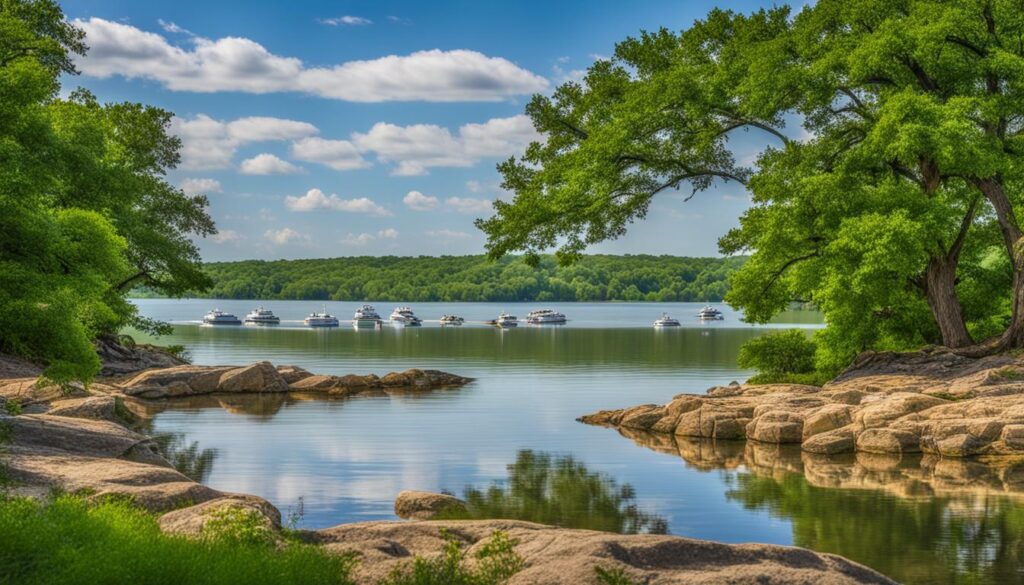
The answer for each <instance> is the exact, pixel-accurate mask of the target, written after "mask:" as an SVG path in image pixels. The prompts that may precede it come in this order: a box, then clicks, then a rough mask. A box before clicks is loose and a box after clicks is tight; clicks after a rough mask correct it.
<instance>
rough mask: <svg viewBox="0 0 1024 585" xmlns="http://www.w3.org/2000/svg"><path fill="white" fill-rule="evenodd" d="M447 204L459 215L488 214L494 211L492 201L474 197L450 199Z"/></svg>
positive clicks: (446, 201)
mask: <svg viewBox="0 0 1024 585" xmlns="http://www.w3.org/2000/svg"><path fill="white" fill-rule="evenodd" d="M445 204H446V205H448V207H451V208H452V209H454V210H455V211H458V212H459V213H488V212H490V211H492V210H493V207H492V203H491V201H490V199H474V198H472V197H449V198H448V199H445Z"/></svg>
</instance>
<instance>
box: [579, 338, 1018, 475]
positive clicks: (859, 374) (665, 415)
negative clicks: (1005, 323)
mask: <svg viewBox="0 0 1024 585" xmlns="http://www.w3.org/2000/svg"><path fill="white" fill-rule="evenodd" d="M580 420H581V421H582V422H585V423H589V424H598V425H606V426H613V427H619V428H623V429H631V430H639V431H651V432H658V433H666V434H671V435H679V436H684V437H693V438H704V439H748V440H752V441H758V442H762V443H771V444H789V443H792V444H800V445H801V446H802V448H803V449H804V450H805V451H808V452H811V453H819V454H825V455H835V454H840V453H851V452H864V453H894V454H904V453H930V454H935V455H941V456H944V457H971V456H977V455H989V456H1001V455H1024V359H1020V358H1013V357H1010V356H992V357H988V358H982V359H969V358H963V357H960V356H956V355H954V354H949V353H931V354H929V353H923V352H919V353H912V354H895V353H871V354H866V355H864V356H861V357H860V358H859V359H858V361H857V362H856V363H855V364H854V365H853V366H852V367H851V368H850V369H848V370H847V371H846V372H844V373H843V374H842V375H840V376H839V377H837V378H836V379H835V380H834V381H832V382H830V383H828V384H826V385H825V386H823V387H820V388H819V387H817V386H804V385H796V384H766V385H760V386H749V385H739V384H734V385H730V386H721V387H716V388H711V389H710V390H708V391H707V393H706V394H704V395H696V394H680V395H678V396H676V397H675V398H673V399H672V401H671V402H669V403H668V404H665V405H657V404H647V405H642V406H635V407H630V408H624V409H620V410H605V411H600V412H596V413H593V414H589V415H586V416H583V417H581V418H580Z"/></svg>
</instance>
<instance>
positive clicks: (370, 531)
mask: <svg viewBox="0 0 1024 585" xmlns="http://www.w3.org/2000/svg"><path fill="white" fill-rule="evenodd" d="M442 529H445V530H447V531H448V533H449V534H451V535H452V536H454V537H455V538H457V539H459V540H461V541H462V542H463V543H464V545H465V547H466V551H467V556H470V557H471V556H473V555H474V553H476V552H477V551H478V550H479V549H480V548H481V547H482V546H483V545H484V543H486V542H487V541H488V540H489V538H490V537H491V535H492V534H494V532H495V531H499V530H500V531H503V532H506V533H507V534H508V535H509V536H510V537H511V538H513V539H515V540H516V541H517V544H516V546H515V551H516V553H517V554H519V555H520V556H521V557H522V558H523V560H524V562H525V567H524V568H523V570H522V571H520V572H519V573H517V574H515V575H514V576H513V577H512V578H511V579H510V580H509V581H508V583H509V585H527V584H529V585H546V584H574V583H594V582H596V578H595V570H594V568H595V567H603V568H608V569H610V568H614V567H618V568H621V569H623V570H624V571H625V573H626V575H627V576H628V577H629V578H630V579H631V581H632V582H634V583H646V584H648V585H670V584H671V585H683V584H686V585H704V584H712V583H713V584H716V585H719V584H722V583H730V584H736V585H746V584H750V585H755V584H756V585H765V584H769V585H770V584H779V585H781V584H786V585H792V584H806V585H812V584H815V585H854V584H868V583H871V584H886V585H888V584H892V583H895V582H894V581H892V580H890V579H888V578H886V577H884V576H883V575H881V574H879V573H877V572H875V571H873V570H871V569H869V568H867V567H864V566H863V565H859V564H857V563H854V562H852V561H848V560H846V559H844V558H842V557H839V556H835V555H830V554H820V553H815V552H812V551H809V550H806V549H800V548H791V547H783V546H774V545H764V544H741V545H728V544H720V543H715V542H709V541H703V540H693V539H689V538H681V537H675V536H660V535H620V534H611V533H605V532H595V531H590V530H574V529H566V528H555V527H552V526H544V525H541V524H533V523H530V522H520V521H514V520H453V521H422V522H365V523H359V524H346V525H342V526H337V527H334V528H328V529H325V530H319V531H317V532H315V533H314V537H315V539H316V540H317V541H319V542H320V543H322V544H323V545H324V546H326V547H327V548H328V550H331V551H335V552H338V553H345V552H350V551H351V552H357V553H359V554H360V555H361V560H360V563H359V564H358V565H357V567H356V575H355V576H356V578H357V580H358V582H360V583H362V582H366V583H375V582H377V581H379V580H380V579H382V578H384V577H386V576H387V575H388V574H389V573H390V572H391V571H392V570H393V569H394V568H395V567H397V566H400V565H403V564H407V563H409V562H410V561H411V559H412V558H413V557H414V556H416V555H420V556H426V557H429V556H434V555H437V554H438V552H439V551H440V550H441V549H442V547H443V546H444V539H443V538H442V536H441V530H442Z"/></svg>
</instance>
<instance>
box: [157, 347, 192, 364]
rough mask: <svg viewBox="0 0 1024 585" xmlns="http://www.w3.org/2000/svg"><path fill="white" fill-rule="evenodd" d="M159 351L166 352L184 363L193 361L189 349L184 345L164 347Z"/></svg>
mask: <svg viewBox="0 0 1024 585" xmlns="http://www.w3.org/2000/svg"><path fill="white" fill-rule="evenodd" d="M157 349H160V350H162V351H165V352H167V353H169V354H171V355H173V356H174V357H176V358H178V359H179V360H181V361H184V362H191V361H192V354H190V353H189V351H188V349H186V348H185V346H184V345H176V344H175V345H167V346H164V347H161V348H157Z"/></svg>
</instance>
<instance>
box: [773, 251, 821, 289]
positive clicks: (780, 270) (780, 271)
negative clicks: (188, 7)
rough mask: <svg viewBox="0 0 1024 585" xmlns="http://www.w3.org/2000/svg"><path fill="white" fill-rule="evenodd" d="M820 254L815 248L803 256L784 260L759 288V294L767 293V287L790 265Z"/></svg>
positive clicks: (780, 276)
mask: <svg viewBox="0 0 1024 585" xmlns="http://www.w3.org/2000/svg"><path fill="white" fill-rule="evenodd" d="M820 255H821V252H820V251H819V250H815V251H813V252H811V253H810V254H805V255H804V256H797V257H796V258H791V259H789V260H787V261H786V262H785V264H783V265H782V266H781V267H779V269H778V270H776V271H775V273H774V274H772V277H771V278H769V279H768V282H767V283H765V285H764V288H762V289H761V294H762V295H764V294H768V289H770V288H771V287H772V286H774V285H775V283H776V282H777V281H778V280H779V279H780V278H782V274H783V273H784V272H786V270H789V267H790V266H793V265H794V264H797V263H799V262H803V261H804V260H810V259H811V258H816V257H818V256H820Z"/></svg>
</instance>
